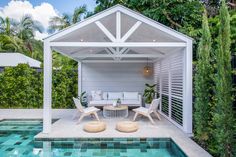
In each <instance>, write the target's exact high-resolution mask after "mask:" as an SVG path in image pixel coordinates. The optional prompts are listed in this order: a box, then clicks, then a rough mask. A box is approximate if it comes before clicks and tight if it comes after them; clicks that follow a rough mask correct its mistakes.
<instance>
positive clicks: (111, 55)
mask: <svg viewBox="0 0 236 157" xmlns="http://www.w3.org/2000/svg"><path fill="white" fill-rule="evenodd" d="M163 56H164V55H161V54H80V55H75V56H73V57H76V58H81V57H84V58H89V57H93V58H115V57H124V58H157V57H163Z"/></svg>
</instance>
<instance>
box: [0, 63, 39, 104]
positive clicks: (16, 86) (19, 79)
mask: <svg viewBox="0 0 236 157" xmlns="http://www.w3.org/2000/svg"><path fill="white" fill-rule="evenodd" d="M36 82H40V76H39V74H38V73H36V71H35V70H33V69H31V68H30V67H29V66H28V65H27V64H19V65H18V66H17V67H15V68H12V67H8V68H6V69H5V70H4V72H3V73H1V75H0V93H1V94H0V106H1V108H8V107H9V108H37V107H39V104H42V90H40V86H39V85H38V84H37V83H36Z"/></svg>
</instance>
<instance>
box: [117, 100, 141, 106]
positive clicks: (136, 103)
mask: <svg viewBox="0 0 236 157" xmlns="http://www.w3.org/2000/svg"><path fill="white" fill-rule="evenodd" d="M141 103H142V102H140V101H139V100H137V99H136V100H121V104H123V105H128V106H130V105H140V104H141Z"/></svg>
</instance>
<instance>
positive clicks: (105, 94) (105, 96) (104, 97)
mask: <svg viewBox="0 0 236 157" xmlns="http://www.w3.org/2000/svg"><path fill="white" fill-rule="evenodd" d="M102 99H103V100H107V92H103V93H102Z"/></svg>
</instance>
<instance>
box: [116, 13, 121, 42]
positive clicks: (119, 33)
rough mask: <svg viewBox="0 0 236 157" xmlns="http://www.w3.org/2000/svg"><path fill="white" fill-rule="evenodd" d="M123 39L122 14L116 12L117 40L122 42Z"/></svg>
mask: <svg viewBox="0 0 236 157" xmlns="http://www.w3.org/2000/svg"><path fill="white" fill-rule="evenodd" d="M120 39H121V18H120V12H119V11H117V12H116V40H117V41H120Z"/></svg>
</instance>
